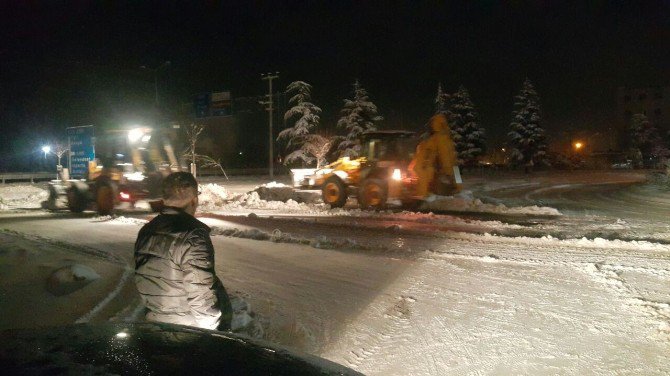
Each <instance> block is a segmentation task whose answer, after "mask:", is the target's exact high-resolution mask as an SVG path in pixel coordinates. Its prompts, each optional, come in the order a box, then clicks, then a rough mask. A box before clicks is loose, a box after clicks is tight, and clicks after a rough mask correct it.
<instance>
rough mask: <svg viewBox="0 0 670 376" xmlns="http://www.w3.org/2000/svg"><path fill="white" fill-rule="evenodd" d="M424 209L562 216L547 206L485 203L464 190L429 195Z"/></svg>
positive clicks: (424, 203)
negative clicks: (451, 193)
mask: <svg viewBox="0 0 670 376" xmlns="http://www.w3.org/2000/svg"><path fill="white" fill-rule="evenodd" d="M420 209H421V210H424V211H429V210H430V211H452V212H470V213H493V214H507V215H546V216H560V215H562V214H561V212H559V211H558V210H556V209H554V208H550V207H545V206H537V205H533V206H520V207H511V208H510V207H507V206H506V205H504V204H497V205H494V204H485V203H483V202H482V201H481V200H480V199H478V198H474V197H472V192H469V191H467V192H463V193H460V194H458V195H455V196H437V195H432V196H429V197H428V198H427V199H426V201H424V202H423V204H422V205H421V207H420Z"/></svg>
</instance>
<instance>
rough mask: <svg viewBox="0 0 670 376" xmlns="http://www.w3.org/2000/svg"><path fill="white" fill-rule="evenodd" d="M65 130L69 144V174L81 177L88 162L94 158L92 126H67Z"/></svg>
mask: <svg viewBox="0 0 670 376" xmlns="http://www.w3.org/2000/svg"><path fill="white" fill-rule="evenodd" d="M66 132H67V139H68V144H69V145H70V153H69V159H70V176H72V177H73V178H76V179H83V178H85V177H86V174H87V172H88V162H90V161H92V160H93V159H95V145H94V137H95V133H94V127H93V126H92V125H85V126H82V127H69V128H67V129H66Z"/></svg>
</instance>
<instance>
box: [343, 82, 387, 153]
mask: <svg viewBox="0 0 670 376" xmlns="http://www.w3.org/2000/svg"><path fill="white" fill-rule="evenodd" d="M341 114H342V116H341V117H340V119H339V120H338V121H337V126H338V128H343V129H344V130H345V131H346V132H347V135H346V136H345V137H344V139H343V140H342V141H341V142H340V143H339V144H338V146H337V149H338V150H339V153H340V156H345V157H351V158H356V157H358V155H359V154H360V151H361V145H360V136H361V134H362V133H363V132H366V131H375V130H377V126H376V124H375V123H377V122H379V121H381V120H383V117H381V116H379V115H378V113H377V106H376V105H375V104H374V103H372V102H371V101H370V100H369V98H368V93H367V91H366V90H365V89H364V88H363V87H362V86H361V84H360V83H359V82H358V80H356V81H355V82H354V98H353V99H345V100H344V107H343V108H342V110H341Z"/></svg>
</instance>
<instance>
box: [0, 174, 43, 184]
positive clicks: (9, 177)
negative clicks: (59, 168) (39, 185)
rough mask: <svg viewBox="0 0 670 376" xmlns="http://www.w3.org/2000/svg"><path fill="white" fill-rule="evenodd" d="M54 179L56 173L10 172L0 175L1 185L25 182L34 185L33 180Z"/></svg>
mask: <svg viewBox="0 0 670 376" xmlns="http://www.w3.org/2000/svg"><path fill="white" fill-rule="evenodd" d="M51 179H56V172H55V171H54V172H10V173H0V180H1V181H2V184H5V182H6V181H27V180H30V182H31V183H34V182H35V180H51Z"/></svg>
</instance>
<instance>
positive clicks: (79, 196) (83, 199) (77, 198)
mask: <svg viewBox="0 0 670 376" xmlns="http://www.w3.org/2000/svg"><path fill="white" fill-rule="evenodd" d="M65 194H66V196H67V208H68V209H70V211H71V212H73V213H81V212H83V211H84V210H86V207H87V206H88V196H87V192H86V191H85V190H83V189H82V188H81V187H79V186H77V185H72V186H71V187H69V188H68V189H67V191H66V192H65Z"/></svg>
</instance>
